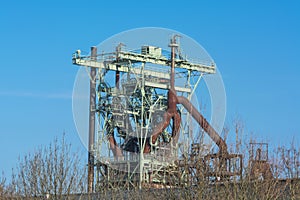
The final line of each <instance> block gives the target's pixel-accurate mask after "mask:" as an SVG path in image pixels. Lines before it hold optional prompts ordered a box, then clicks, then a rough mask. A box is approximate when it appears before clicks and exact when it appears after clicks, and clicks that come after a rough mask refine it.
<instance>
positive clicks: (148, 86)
mask: <svg viewBox="0 0 300 200" xmlns="http://www.w3.org/2000/svg"><path fill="white" fill-rule="evenodd" d="M174 38H175V37H174ZM174 41H175V39H174ZM170 47H171V48H172V51H171V52H170V51H163V50H162V49H161V48H159V47H153V46H145V45H144V46H142V47H141V49H140V50H139V51H128V50H124V49H123V46H122V45H121V44H120V45H118V46H117V47H116V50H115V51H114V52H109V53H101V54H97V53H94V54H92V55H90V56H82V55H81V54H80V51H77V52H76V53H75V54H74V55H73V59H72V61H73V64H75V65H80V66H84V67H88V68H90V69H91V72H93V73H94V75H93V76H91V77H90V78H91V85H93V87H95V94H96V100H95V102H94V105H91V106H90V109H91V111H93V112H92V115H95V116H96V124H97V125H96V127H97V131H96V134H95V141H94V142H91V143H92V144H91V148H89V152H90V154H91V155H92V156H93V158H92V159H94V160H93V162H89V166H90V167H92V168H94V167H95V168H96V184H95V190H96V191H101V190H106V189H114V188H127V189H130V188H133V187H134V188H135V187H137V188H142V187H157V188H160V187H178V186H187V185H195V184H197V181H199V177H202V178H203V179H208V180H209V181H224V180H229V179H230V178H231V177H235V176H240V177H241V175H242V171H241V169H242V166H241V165H242V157H241V155H240V154H229V153H228V152H227V149H226V148H227V146H226V144H225V143H224V142H223V140H222V139H220V137H219V135H217V136H218V138H216V136H215V135H210V133H209V136H211V137H213V139H215V140H217V144H218V145H219V147H220V152H219V153H216V154H206V155H203V151H202V150H201V148H203V143H201V142H200V141H195V140H193V139H192V138H190V132H191V131H193V130H192V129H193V127H192V125H191V122H190V120H188V119H190V118H191V116H192V115H191V112H190V111H188V110H187V108H186V107H184V106H182V105H176V103H175V109H176V110H175V111H174V112H175V113H176V115H178V116H177V117H179V118H180V127H178V132H177V131H176V132H177V133H176V134H175V133H174V132H175V131H174V129H176V127H175V126H177V125H176V120H175V119H174V118H173V120H171V121H170V122H169V124H168V126H166V128H165V129H163V130H162V131H161V132H160V133H159V135H158V138H153V134H152V133H153V132H155V130H156V129H158V128H159V126H160V125H161V124H162V123H163V120H164V119H165V116H166V115H167V114H168V113H167V114H166V110H167V109H168V108H169V107H170V102H169V101H170V91H171V93H172V90H173V88H172V87H173V86H172V77H174V79H175V80H173V84H174V90H175V91H174V92H173V93H175V97H173V98H175V99H177V97H176V96H177V95H176V93H179V94H180V96H181V97H184V98H185V99H186V100H187V101H188V100H190V99H191V97H192V95H193V94H194V92H195V88H196V87H197V86H198V84H199V81H200V79H201V77H202V76H203V75H205V74H213V73H215V72H216V68H215V64H214V63H211V64H210V65H208V64H203V63H201V62H190V61H189V60H187V59H185V58H183V56H182V55H180V52H177V53H175V51H174V49H175V48H177V47H178V45H177V44H176V43H175V42H173V43H171V44H170ZM92 49H93V51H94V52H95V51H96V52H97V49H95V47H93V48H92ZM170 66H173V68H171V71H170ZM173 69H176V70H175V72H172V70H173ZM91 74H92V73H91ZM179 79H180V80H181V81H180V82H181V84H178V82H179V81H178V80H179ZM176 80H177V81H176ZM182 80H183V81H182ZM192 80H193V81H192ZM174 82H175V83H174ZM173 95H174V94H173ZM178 99H179V98H178ZM182 101H183V100H182ZM183 103H184V101H183ZM92 104H93V102H92ZM183 105H184V104H183ZM184 108H186V109H184ZM90 113H91V112H90ZM193 117H195V116H193ZM201 117H202V115H201ZM174 120H175V121H174ZM198 123H199V124H200V125H201V126H202V124H201V123H204V125H205V123H206V124H207V122H206V120H205V119H204V121H203V120H201V122H198ZM205 128H206V129H207V125H205ZM205 128H203V129H205ZM90 131H91V130H90ZM202 131H203V130H202ZM209 131H210V132H211V131H212V130H211V129H208V130H206V132H209ZM213 131H214V130H213ZM91 134H93V133H92V132H90V135H91ZM214 134H216V133H214ZM179 137H182V138H184V139H183V140H181V141H180V140H179ZM222 142H223V143H224V144H223V143H222ZM186 144H188V145H186ZM146 149H147V150H146ZM216 163H217V164H216ZM89 172H90V171H89ZM92 172H93V171H92ZM90 173H91V172H90ZM91 177H92V178H93V177H94V175H93V174H92V175H91ZM92 178H90V179H92ZM90 181H94V179H93V180H90ZM92 185H93V183H92V184H91V186H90V187H89V191H92V190H94V189H93V186H92Z"/></svg>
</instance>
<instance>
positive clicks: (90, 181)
mask: <svg viewBox="0 0 300 200" xmlns="http://www.w3.org/2000/svg"><path fill="white" fill-rule="evenodd" d="M91 59H92V60H96V59H97V47H91ZM90 76H91V77H90V78H91V80H90V110H89V152H88V192H89V193H92V192H93V191H94V164H95V161H94V159H95V158H94V145H95V105H96V82H95V77H96V68H94V67H91V72H90Z"/></svg>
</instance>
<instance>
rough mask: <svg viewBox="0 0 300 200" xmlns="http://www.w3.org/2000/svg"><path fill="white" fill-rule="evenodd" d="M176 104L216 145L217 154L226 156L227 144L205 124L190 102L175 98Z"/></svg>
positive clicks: (204, 120) (183, 98)
mask: <svg viewBox="0 0 300 200" xmlns="http://www.w3.org/2000/svg"><path fill="white" fill-rule="evenodd" d="M177 98H178V102H179V103H180V104H182V105H183V106H184V108H185V109H186V110H187V111H188V112H189V113H190V114H191V115H192V117H193V118H194V119H195V120H196V121H197V122H198V124H199V125H200V126H201V127H202V128H203V129H204V131H205V132H206V133H207V134H208V135H209V137H210V138H211V139H212V140H213V141H214V142H215V143H216V144H217V145H218V147H219V153H221V154H227V153H228V151H227V144H226V143H225V141H224V140H223V139H222V138H221V137H220V135H219V134H218V133H217V132H216V130H215V129H214V128H213V127H212V126H211V125H210V124H209V123H208V122H207V120H206V119H205V118H204V117H203V115H201V114H200V113H199V112H198V111H197V109H196V108H195V107H194V106H193V104H191V102H190V101H189V100H188V99H187V98H185V97H182V96H180V97H177Z"/></svg>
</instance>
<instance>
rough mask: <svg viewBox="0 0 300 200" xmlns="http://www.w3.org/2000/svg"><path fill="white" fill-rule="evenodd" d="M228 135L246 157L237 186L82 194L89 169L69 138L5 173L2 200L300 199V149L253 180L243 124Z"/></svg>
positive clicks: (282, 155) (282, 154)
mask: <svg viewBox="0 0 300 200" xmlns="http://www.w3.org/2000/svg"><path fill="white" fill-rule="evenodd" d="M228 132H235V136H236V137H235V141H234V142H233V144H232V145H231V146H230V148H231V151H232V152H237V153H242V154H243V155H244V161H243V179H242V180H238V181H237V182H219V183H214V184H212V183H209V182H207V181H205V180H203V178H202V179H201V178H199V181H198V183H197V184H195V185H189V187H173V188H162V189H154V188H148V189H143V190H139V189H132V190H126V189H124V190H123V189H121V190H119V189H114V190H107V191H105V193H103V194H101V193H97V194H91V195H87V194H86V195H83V196H82V194H85V193H86V187H87V185H86V181H87V178H86V177H87V176H86V167H85V165H84V164H83V163H82V162H81V160H80V156H79V154H78V153H72V151H71V144H68V143H67V142H66V141H65V137H64V136H63V137H62V138H61V139H55V140H54V141H53V142H52V143H50V144H49V146H46V147H40V148H38V149H37V150H36V151H35V152H34V153H32V154H31V153H29V154H27V155H25V156H24V157H23V158H21V159H19V161H18V165H17V168H16V169H15V170H14V171H13V175H12V178H11V181H10V182H9V183H8V182H7V180H6V178H5V176H4V174H2V176H1V178H0V199H300V149H299V147H297V146H296V145H295V143H294V142H292V143H291V144H290V146H288V147H286V146H281V147H278V148H277V149H275V151H273V152H270V153H269V163H270V166H271V171H272V174H273V176H274V178H272V179H265V180H263V179H260V178H258V179H254V180H253V179H250V177H249V160H248V157H249V146H248V142H249V141H248V142H245V137H244V125H243V124H242V122H241V120H235V121H234V123H233V125H232V126H230V127H227V128H226V129H225V131H224V134H225V135H223V137H224V138H226V134H228ZM252 141H253V140H252ZM229 143H230V142H229Z"/></svg>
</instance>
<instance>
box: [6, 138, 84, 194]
mask: <svg viewBox="0 0 300 200" xmlns="http://www.w3.org/2000/svg"><path fill="white" fill-rule="evenodd" d="M80 157H81V156H80V155H79V154H78V153H73V152H72V149H71V144H68V143H67V142H66V141H65V135H64V136H63V137H62V139H61V140H58V139H57V138H56V139H55V140H54V141H53V142H52V143H50V144H49V146H46V147H39V148H38V149H37V150H36V151H35V152H34V153H33V154H31V153H29V154H27V155H25V156H24V157H23V158H22V159H19V163H18V165H17V168H16V173H13V176H12V182H11V187H12V190H13V191H14V192H13V193H14V196H23V197H31V198H32V197H47V198H51V199H65V197H67V196H68V195H70V194H74V193H83V192H85V188H86V182H85V179H86V170H85V165H84V163H82V162H81V160H80Z"/></svg>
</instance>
